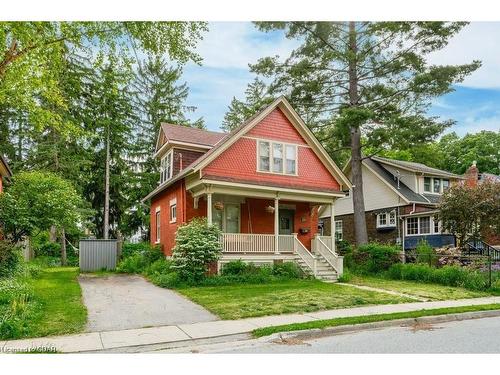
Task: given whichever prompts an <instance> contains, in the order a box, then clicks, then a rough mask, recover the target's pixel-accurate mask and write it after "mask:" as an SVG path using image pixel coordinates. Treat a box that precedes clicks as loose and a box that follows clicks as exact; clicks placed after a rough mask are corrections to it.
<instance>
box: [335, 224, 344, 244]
mask: <svg viewBox="0 0 500 375" xmlns="http://www.w3.org/2000/svg"><path fill="white" fill-rule="evenodd" d="M342 238H343V228H342V220H335V241H342Z"/></svg>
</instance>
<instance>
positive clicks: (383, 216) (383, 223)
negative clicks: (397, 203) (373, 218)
mask: <svg viewBox="0 0 500 375" xmlns="http://www.w3.org/2000/svg"><path fill="white" fill-rule="evenodd" d="M395 226H396V210H392V211H390V212H381V213H379V214H377V228H393V227H395Z"/></svg>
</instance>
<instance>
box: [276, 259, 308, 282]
mask: <svg viewBox="0 0 500 375" xmlns="http://www.w3.org/2000/svg"><path fill="white" fill-rule="evenodd" d="M273 275H274V276H277V277H281V278H287V279H299V278H301V277H303V275H304V273H303V272H302V270H301V269H300V267H299V266H298V265H297V264H296V263H293V262H284V263H275V264H274V265H273Z"/></svg>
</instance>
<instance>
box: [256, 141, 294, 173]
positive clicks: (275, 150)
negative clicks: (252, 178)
mask: <svg viewBox="0 0 500 375" xmlns="http://www.w3.org/2000/svg"><path fill="white" fill-rule="evenodd" d="M257 171H258V172H268V173H276V174H286V175H291V176H296V175H297V145H293V144H288V143H283V142H271V141H262V140H257Z"/></svg>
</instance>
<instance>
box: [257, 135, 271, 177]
mask: <svg viewBox="0 0 500 375" xmlns="http://www.w3.org/2000/svg"><path fill="white" fill-rule="evenodd" d="M269 151H270V146H269V142H263V141H259V171H263V172H269V166H270V163H269Z"/></svg>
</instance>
